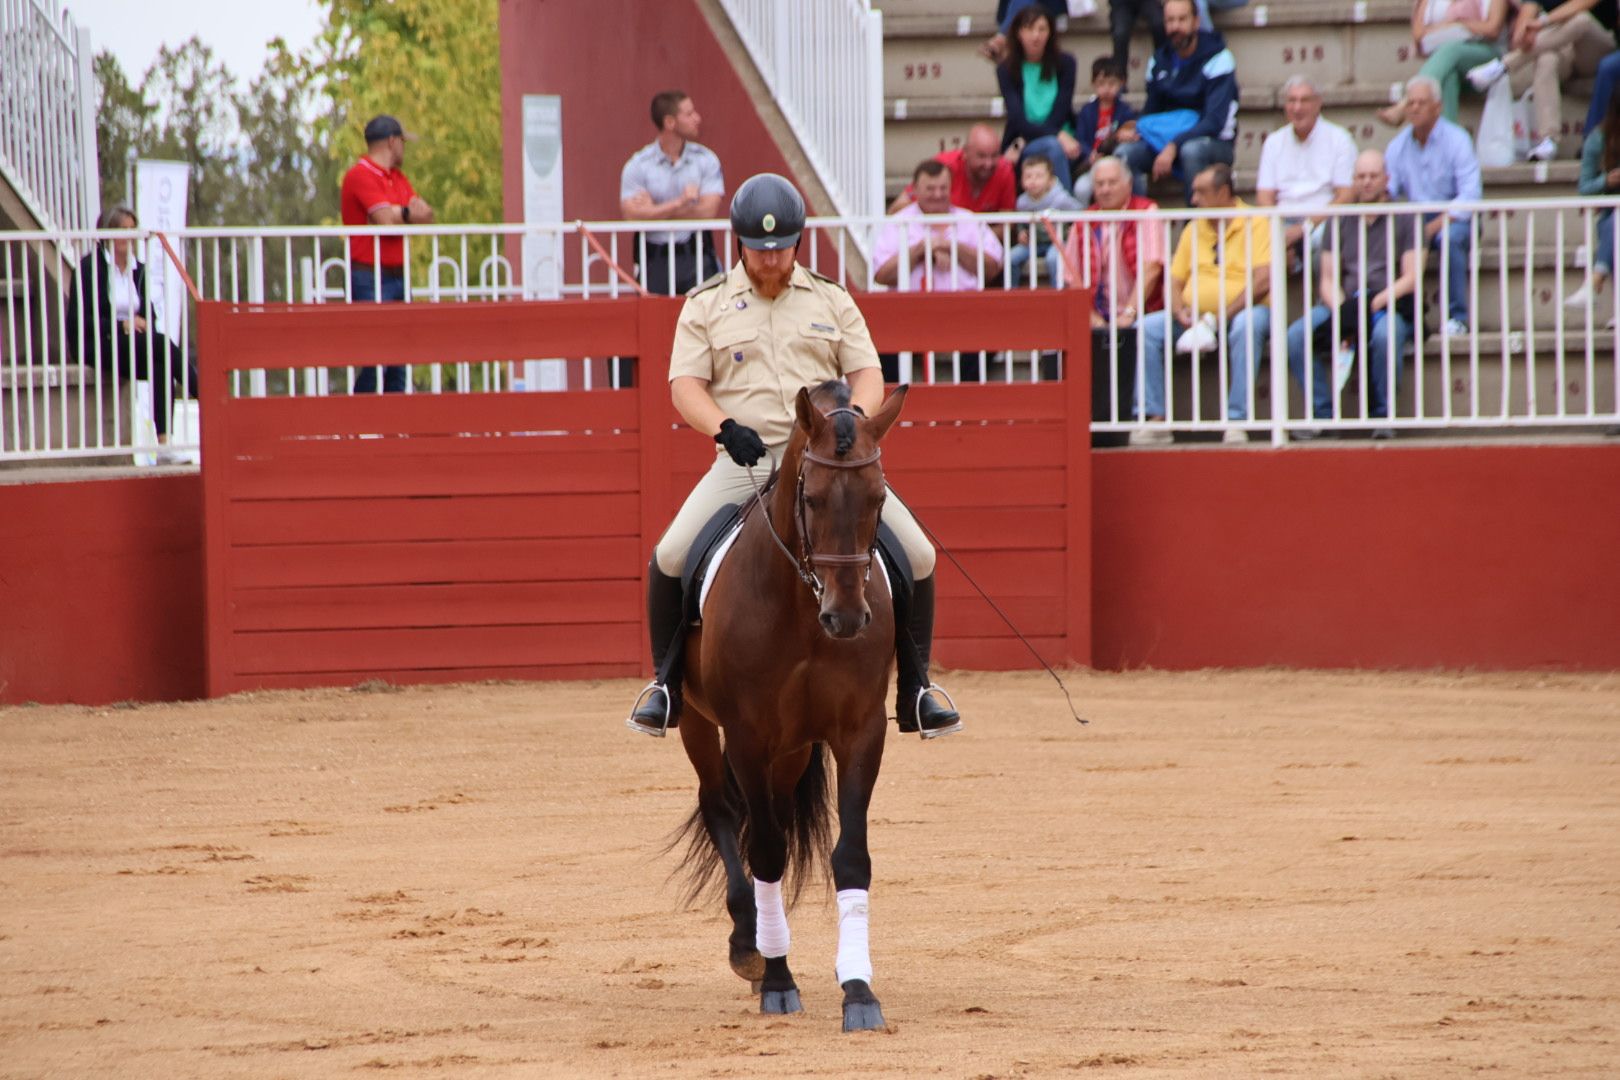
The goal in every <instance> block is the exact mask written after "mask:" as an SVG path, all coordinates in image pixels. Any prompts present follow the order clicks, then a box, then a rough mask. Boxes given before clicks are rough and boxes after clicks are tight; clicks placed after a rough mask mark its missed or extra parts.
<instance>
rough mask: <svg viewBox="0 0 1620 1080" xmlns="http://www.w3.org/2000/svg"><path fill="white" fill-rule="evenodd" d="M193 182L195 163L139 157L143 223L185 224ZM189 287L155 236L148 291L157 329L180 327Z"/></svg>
mask: <svg viewBox="0 0 1620 1080" xmlns="http://www.w3.org/2000/svg"><path fill="white" fill-rule="evenodd" d="M190 182H191V167H190V166H189V165H187V164H186V163H185V162H183V161H154V160H150V159H148V158H142V159H140V160H139V161H137V162H136V163H135V193H136V197H135V216H136V217H138V218H140V219H141V227H142V228H143V229H152V230H155V231H157V232H165V233H166V232H172V231H173V230H175V229H183V228H185V227H186V189H187V186H188V185H189V184H190ZM177 254H178V252H177ZM185 289H186V286H185V283H184V282H183V281H181V280H180V275H179V274H176V273H174V270H173V267H171V266H170V265H169V257H168V256H167V255H165V254H164V253H163V245H162V244H160V243H159V242H158V240H157V238H156V237H153V238H152V239H151V240H150V241H149V242H148V243H147V250H146V294H147V296H148V297H150V298H151V301H152V314H153V317H154V318H155V319H156V321H157V330H158V332H159V333H161V334H163V335H165V336H166V337H172V336H173V335H174V334H176V333H177V332H178V330H179V327H180V318H181V312H180V308H181V305H182V304H184V303H185V302H186V294H185Z"/></svg>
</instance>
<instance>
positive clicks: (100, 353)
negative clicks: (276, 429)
mask: <svg viewBox="0 0 1620 1080" xmlns="http://www.w3.org/2000/svg"><path fill="white" fill-rule="evenodd" d="M99 225H100V227H101V228H102V229H107V230H112V229H130V230H134V229H136V228H138V227H139V226H140V221H139V219H137V218H136V216H135V211H133V210H131V209H130V208H129V207H127V206H115V207H113V208H112V209H111V210H108V211H107V212H106V213H105V214H103V215H101V221H100V223H99ZM136 244H137V240H136V238H135V237H134V236H133V235H132V236H130V238H129V239H127V240H125V239H120V238H115V237H108V238H106V239H100V240H97V241H96V242H95V245H94V246H93V247H92V248H91V249H90V253H89V254H88V255H86V256H85V257H84V258H83V259H82V260H81V261H80V262H79V268H78V271H77V272H76V273H75V274H74V275H73V290H72V292H71V294H70V295H69V297H68V315H67V325H68V349H69V351H70V352H71V353H72V354H73V357H74V359H75V360H77V361H78V362H79V363H81V364H84V365H87V366H90V367H95V368H97V369H98V370H100V371H102V372H108V373H111V372H116V373H117V377H118V378H119V379H147V378H151V377H152V376H151V370H152V368H153V367H155V368H156V369H157V372H158V377H157V378H156V379H153V383H154V385H153V387H152V422H153V424H154V425H155V426H156V427H157V434H158V441H159V442H160V443H166V442H168V441H169V415H170V413H171V411H172V408H173V404H174V399H175V398H179V397H185V396H187V395H190V396H195V395H196V393H197V369H196V367H195V366H194V365H192V364H189V363H187V362H186V360H185V358H184V357H183V356H181V355H180V347H179V346H178V345H176V344H175V343H174V342H172V341H170V340H169V339H168V338H167V337H165V336H164V334H163V332H162V331H160V330H157V329H155V328H153V327H151V326H149V325H148V323H147V316H148V315H149V314H151V309H150V308H149V307H148V306H147V297H146V267H145V265H144V264H142V263H141V261H140V260H139V259H137V258H136V257H135V248H136ZM160 385H161V388H162V392H159V387H160Z"/></svg>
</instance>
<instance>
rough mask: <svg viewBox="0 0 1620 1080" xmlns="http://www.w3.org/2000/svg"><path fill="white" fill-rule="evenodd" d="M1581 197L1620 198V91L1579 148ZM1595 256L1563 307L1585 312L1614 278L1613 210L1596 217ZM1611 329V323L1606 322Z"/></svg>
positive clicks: (1611, 321) (1611, 98) (1607, 210)
mask: <svg viewBox="0 0 1620 1080" xmlns="http://www.w3.org/2000/svg"><path fill="white" fill-rule="evenodd" d="M1581 194H1582V195H1615V194H1620V91H1617V92H1616V93H1615V94H1614V95H1613V96H1611V97H1610V98H1609V111H1608V112H1607V113H1605V114H1604V116H1603V123H1602V124H1601V125H1600V126H1599V127H1598V128H1597V129H1596V130H1594V131H1593V132H1592V134H1590V135H1588V136H1587V137H1586V143H1585V145H1584V146H1582V148H1581ZM1596 224H1597V253H1596V254H1595V255H1594V256H1593V258H1592V261H1591V270H1590V271H1589V272H1588V276H1587V279H1586V281H1585V282H1583V283H1582V285H1581V287H1580V288H1578V289H1576V290H1575V291H1574V292H1572V293H1570V294H1569V296H1568V297H1566V298H1565V299H1564V304H1565V306H1566V307H1572V308H1584V307H1586V305H1587V304H1588V303H1591V302H1593V301H1595V300H1596V299H1597V298H1598V297H1600V296H1602V295H1603V293H1604V291H1605V286H1606V285H1608V283H1609V279H1610V278H1612V277H1614V246H1615V245H1614V233H1615V216H1614V211H1613V210H1612V209H1606V210H1600V211H1599V212H1598V215H1597V223H1596ZM1608 325H1609V326H1610V327H1613V326H1614V319H1613V318H1612V317H1611V318H1610V319H1609V320H1608Z"/></svg>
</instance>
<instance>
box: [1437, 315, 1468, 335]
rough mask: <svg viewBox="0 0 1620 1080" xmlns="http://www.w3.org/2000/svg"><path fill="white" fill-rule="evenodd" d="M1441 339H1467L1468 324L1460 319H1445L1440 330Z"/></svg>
mask: <svg viewBox="0 0 1620 1080" xmlns="http://www.w3.org/2000/svg"><path fill="white" fill-rule="evenodd" d="M1440 336H1441V337H1448V338H1453V337H1467V336H1468V324H1467V323H1465V322H1463V321H1462V320H1461V319H1447V320H1446V325H1445V326H1444V327H1442V328H1441V330H1440Z"/></svg>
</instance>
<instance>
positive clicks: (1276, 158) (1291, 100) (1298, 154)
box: [1254, 75, 1356, 262]
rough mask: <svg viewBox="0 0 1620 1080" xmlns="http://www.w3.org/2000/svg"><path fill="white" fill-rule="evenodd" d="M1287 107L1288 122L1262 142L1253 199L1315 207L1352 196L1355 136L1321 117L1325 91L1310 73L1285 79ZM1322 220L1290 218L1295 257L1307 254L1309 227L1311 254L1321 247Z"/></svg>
mask: <svg viewBox="0 0 1620 1080" xmlns="http://www.w3.org/2000/svg"><path fill="white" fill-rule="evenodd" d="M1283 112H1284V114H1285V115H1286V116H1287V117H1288V123H1286V124H1284V125H1283V126H1282V127H1280V128H1278V129H1277V130H1276V131H1273V132H1272V133H1271V134H1270V135H1267V136H1266V141H1265V143H1264V144H1262V145H1261V147H1260V177H1259V180H1258V181H1257V190H1256V191H1255V193H1254V201H1255V205H1257V206H1285V207H1298V208H1299V209H1301V210H1316V209H1320V208H1321V207H1324V206H1331V205H1332V204H1334V203H1346V202H1349V201H1350V194H1351V191H1352V187H1351V177H1352V175H1353V174H1354V172H1355V168H1356V141H1355V140H1354V139H1352V138H1351V137H1350V133H1349V132H1348V131H1346V130H1344V128H1342V127H1340V126H1339V125H1338V124H1335V123H1333V122H1332V121H1331V120H1324V119H1322V92H1321V91H1320V90H1318V89H1317V88H1316V86H1315V84H1313V83H1312V82H1311V80H1310V79H1309V78H1307V77H1306V76H1304V75H1294V76H1291V77H1290V78H1289V79H1288V81H1287V82H1285V83H1283ZM1323 220H1324V219H1323V218H1322V217H1321V216H1317V217H1309V216H1306V217H1297V218H1289V219H1288V221H1287V223H1288V230H1287V238H1288V250H1289V254H1290V256H1291V262H1292V260H1293V259H1303V258H1306V257H1307V256H1306V255H1305V254H1304V253H1303V252H1302V250H1301V249H1302V248H1303V247H1304V245H1303V244H1302V241H1303V240H1304V239H1305V238H1306V234H1307V233H1309V238H1310V245H1309V252H1310V254H1315V252H1316V251H1318V250H1319V249H1320V246H1321V239H1322V228H1321V226H1322V221H1323Z"/></svg>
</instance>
